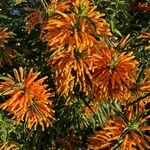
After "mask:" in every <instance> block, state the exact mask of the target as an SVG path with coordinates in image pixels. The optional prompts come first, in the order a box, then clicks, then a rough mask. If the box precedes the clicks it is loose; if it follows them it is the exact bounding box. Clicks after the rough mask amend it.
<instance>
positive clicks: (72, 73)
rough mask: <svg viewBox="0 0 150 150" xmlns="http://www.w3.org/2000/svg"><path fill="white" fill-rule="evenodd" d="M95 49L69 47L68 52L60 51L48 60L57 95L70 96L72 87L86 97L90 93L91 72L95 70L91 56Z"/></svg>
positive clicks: (72, 91) (72, 90)
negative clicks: (76, 88)
mask: <svg viewBox="0 0 150 150" xmlns="http://www.w3.org/2000/svg"><path fill="white" fill-rule="evenodd" d="M101 46H102V45H101ZM95 49H96V48H95V47H94V46H93V47H92V48H91V47H89V46H85V45H80V47H79V48H78V49H77V48H74V47H72V46H71V45H69V48H68V50H69V52H66V51H61V52H59V53H58V54H57V55H54V56H53V57H51V58H50V59H49V65H52V66H53V68H54V70H55V81H56V82H55V83H56V89H57V92H58V93H60V94H61V95H65V96H69V95H72V94H73V93H74V87H78V88H79V90H80V91H81V92H83V93H85V94H86V95H88V94H89V93H90V92H91V90H92V89H91V87H92V85H91V80H92V72H94V69H95V66H94V63H93V62H92V61H91V54H93V53H96V50H95ZM93 57H95V56H94V55H93ZM93 59H94V58H93Z"/></svg>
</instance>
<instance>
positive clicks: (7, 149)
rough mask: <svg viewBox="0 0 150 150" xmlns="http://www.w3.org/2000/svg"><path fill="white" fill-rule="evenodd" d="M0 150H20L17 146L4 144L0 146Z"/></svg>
mask: <svg viewBox="0 0 150 150" xmlns="http://www.w3.org/2000/svg"><path fill="white" fill-rule="evenodd" d="M0 150H19V147H18V146H16V145H15V144H8V143H6V144H3V145H0Z"/></svg>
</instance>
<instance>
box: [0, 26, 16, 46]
mask: <svg viewBox="0 0 150 150" xmlns="http://www.w3.org/2000/svg"><path fill="white" fill-rule="evenodd" d="M7 30H8V28H3V27H0V48H3V49H4V48H5V44H6V43H8V40H10V39H12V38H13V37H14V36H13V33H12V32H10V31H7Z"/></svg>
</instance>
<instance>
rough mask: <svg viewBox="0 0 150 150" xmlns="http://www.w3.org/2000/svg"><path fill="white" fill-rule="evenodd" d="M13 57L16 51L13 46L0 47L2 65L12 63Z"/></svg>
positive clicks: (0, 62) (0, 63) (0, 64)
mask: <svg viewBox="0 0 150 150" xmlns="http://www.w3.org/2000/svg"><path fill="white" fill-rule="evenodd" d="M12 58H14V51H13V49H12V48H9V47H6V48H5V49H0V66H3V65H4V64H7V65H12Z"/></svg>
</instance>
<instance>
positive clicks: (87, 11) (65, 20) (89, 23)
mask: <svg viewBox="0 0 150 150" xmlns="http://www.w3.org/2000/svg"><path fill="white" fill-rule="evenodd" d="M72 4H73V5H71V6H72V7H73V8H72V7H70V11H68V13H66V12H62V11H60V10H56V11H55V15H53V16H52V17H50V18H49V19H48V21H47V22H45V23H44V24H43V26H42V32H41V38H42V40H43V41H47V42H48V46H50V47H51V50H53V51H57V52H59V51H61V50H62V49H63V48H64V47H69V45H71V46H72V47H79V45H80V44H81V43H83V44H85V45H90V46H93V45H94V44H95V41H96V39H95V38H94V36H93V35H100V36H101V35H111V33H110V30H109V25H108V24H107V23H106V21H105V19H103V18H102V17H103V16H104V14H101V13H99V12H96V11H95V9H96V7H94V6H92V5H91V6H89V3H87V2H86V1H80V3H77V1H76V3H75V4H74V3H72ZM72 10H75V11H76V12H74V11H72Z"/></svg>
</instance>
